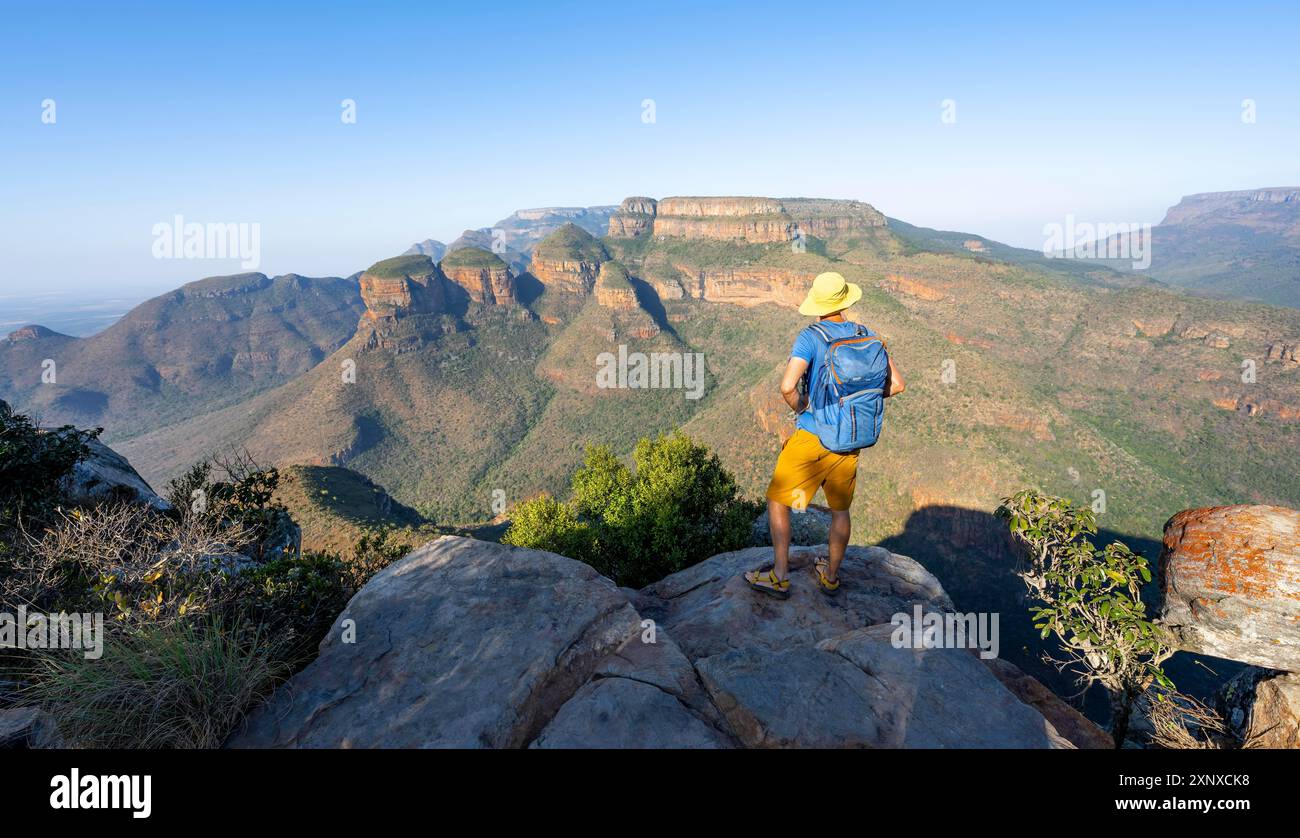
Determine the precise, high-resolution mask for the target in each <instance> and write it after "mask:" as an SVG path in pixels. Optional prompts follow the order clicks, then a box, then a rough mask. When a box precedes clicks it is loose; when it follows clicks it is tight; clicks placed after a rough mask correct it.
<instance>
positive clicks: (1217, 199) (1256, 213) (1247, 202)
mask: <svg viewBox="0 0 1300 838" xmlns="http://www.w3.org/2000/svg"><path fill="white" fill-rule="evenodd" d="M1287 207H1291V208H1300V188H1298V187H1294V186H1282V187H1274V188H1266V189H1241V190H1237V191H1235V192H1202V193H1199V194H1196V195H1186V196H1184V197H1183V199H1182V200H1181V201H1179V202H1178V203H1177V204H1175V205H1174V206H1172V207H1170V208H1169V210H1168V211H1167V212H1166V213H1165V217H1164V220H1163V221H1161V222H1160V223H1161V225H1166V224H1191V223H1199V222H1202V221H1206V220H1211V221H1213V223H1216V224H1220V223H1224V222H1225V221H1227V220H1229V219H1239V220H1242V221H1244V222H1246V223H1249V224H1251V225H1253V226H1264V227H1273V228H1276V229H1277V230H1278V231H1279V232H1281V233H1284V234H1287V235H1291V236H1295V237H1297V238H1300V227H1298V226H1297V225H1296V222H1297V218H1296V217H1295V216H1271V215H1261V214H1260V211H1261V210H1269V209H1273V208H1278V209H1282V208H1287Z"/></svg>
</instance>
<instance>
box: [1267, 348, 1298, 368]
mask: <svg viewBox="0 0 1300 838" xmlns="http://www.w3.org/2000/svg"><path fill="white" fill-rule="evenodd" d="M1264 363H1266V364H1282V365H1283V366H1286V367H1296V366H1300V344H1294V343H1292V344H1286V343H1281V342H1277V343H1272V344H1269V347H1268V349H1267V350H1266V352H1265V355H1264Z"/></svg>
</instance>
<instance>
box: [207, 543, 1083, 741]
mask: <svg viewBox="0 0 1300 838" xmlns="http://www.w3.org/2000/svg"><path fill="white" fill-rule="evenodd" d="M815 555H817V551H815V550H802V551H797V552H796V553H795V554H794V561H793V568H794V571H795V574H796V575H795V583H794V586H795V596H793V597H792V598H791V599H790V600H788V601H785V602H777V601H775V600H771V599H768V598H765V597H762V596H759V595H756V594H755V593H754V592H752V591H750V590H749V589H748V587H747V586H745V585H744V582H743V581H742V580H741V579H740V574H741V573H742V572H743V571H744V570H747V569H750V568H752V567H757V566H760V565H762V564H764V563H765V562H770V561H771V549H770V548H769V549H765V550H764V549H756V550H744V551H740V552H738V553H728V554H723V555H721V556H715V557H713V558H711V559H708V560H707V561H705V562H703V563H701V564H700V565H697V566H695V567H693V568H690V569H688V570H685V571H682V572H681V573H678V574H674V575H673V576H670V577H668V578H666V579H664V580H661V581H660V582H658V583H656V584H654V585H651V586H649V587H648V588H645V589H642V590H641V591H631V590H627V589H620V588H617V587H615V585H614V584H613V583H612V582H611V581H610V580H608V579H606V578H604V577H602V576H600V575H598V574H597V573H596V572H595V571H594V570H592V569H591V568H590V567H588V566H587V565H584V564H581V563H579V562H576V561H573V560H571V559H567V558H564V557H563V556H557V555H555V554H552V553H545V552H541V551H537V550H526V549H521V548H515V547H507V546H504V545H500V544H492V543H488V542H482V541H475V540H472V539H467V538H457V537H452V536H445V537H443V538H440V539H438V540H437V541H434V542H431V543H429V544H427V545H425V546H424V547H421V548H420V549H418V550H416V551H415V552H413V553H411V554H410V555H408V556H407V557H405V558H403V559H402V560H400V561H398V562H396V563H395V564H393V565H391V566H390V567H388V568H387V569H385V570H384V571H382V572H381V573H379V574H378V575H376V576H375V578H374V579H372V580H371V581H370V583H369V584H367V585H366V586H365V587H364V588H363V589H362V590H361V591H359V592H358V593H357V595H356V596H355V597H353V599H352V601H351V602H350V603H349V604H348V606H347V608H346V610H345V611H344V612H343V614H342V615H341V616H340V617H339V619H338V620H337V621H336V622H335V624H334V626H333V627H332V628H331V630H330V632H329V634H328V635H327V636H326V638H325V640H324V641H322V643H321V647H320V656H319V657H318V658H317V660H316V661H314V662H313V663H312V664H311V665H310V666H308V667H307V668H306V669H304V670H303V671H302V672H301V673H299V674H298V675H297V676H295V677H294V678H293V679H291V680H290V681H289V683H288V684H286V685H285V686H284V687H282V688H281V689H280V690H278V691H277V692H276V693H275V694H274V695H273V696H272V698H271V699H270V701H268V702H267V703H266V704H265V705H263V706H262V707H260V708H258V709H257V710H255V711H254V712H253V713H252V714H251V715H250V716H249V718H248V720H247V722H246V724H245V725H244V726H243V727H242V729H241V730H240V731H238V732H236V733H235V735H233V736H232V737H231V738H230V739H229V741H228V742H227V745H228V746H230V747H403V748H407V747H526V746H531V747H535V748H731V747H738V746H749V747H1061V746H1064V745H1065V743H1064V742H1063V741H1062V740H1061V739H1060V737H1058V736H1056V734H1055V732H1054V730H1053V728H1052V726H1051V725H1050V724H1049V723H1048V722H1047V721H1046V719H1045V718H1044V717H1043V715H1042V714H1040V713H1039V712H1037V711H1036V710H1034V709H1033V708H1032V707H1030V706H1029V705H1027V704H1025V703H1023V702H1021V701H1020V700H1019V699H1017V698H1016V696H1015V695H1013V694H1012V693H1011V692H1009V691H1008V690H1007V689H1006V688H1005V687H1003V686H1002V684H1001V683H999V681H998V679H997V678H996V677H994V676H993V674H991V672H990V671H989V669H988V668H987V667H986V666H985V665H984V664H983V663H982V662H981V661H980V659H979V658H978V657H976V656H975V655H973V654H971V653H970V652H969V651H967V650H965V649H946V650H926V651H920V652H913V651H910V650H906V649H895V648H893V646H892V645H891V643H890V639H889V638H890V637H891V635H892V626H890V625H887V623H888V621H889V620H890V618H891V617H892V616H893V615H894V614H896V613H899V612H904V611H910V610H911V608H912V607H913V606H914V605H922V606H924V607H925V608H927V609H931V610H950V609H951V603H950V602H949V601H948V598H947V595H946V594H944V592H943V588H942V587H941V586H940V585H939V583H938V581H937V580H935V579H934V577H933V576H931V575H930V574H929V573H927V572H926V571H925V570H924V568H922V567H921V566H920V565H919V564H917V563H916V562H913V561H912V560H911V559H908V558H906V557H903V556H897V555H894V554H892V553H890V552H889V551H887V550H883V549H880V548H853V549H852V550H851V552H850V555H849V559H848V561H847V562H846V564H845V566H844V569H843V574H844V586H845V587H844V591H843V593H842V594H841V596H840V597H838V598H836V599H830V598H827V597H825V596H823V595H822V594H820V593H818V592H817V591H816V589H815V588H814V587H812V585H813V583H812V581H811V578H810V576H809V574H808V568H809V566H810V564H811V562H812V559H813V557H814V556H815ZM879 623H886V625H874V624H879ZM873 625H874V627H872V626H873ZM350 633H354V634H355V637H353V638H351V639H352V640H353V642H348V641H349V638H350Z"/></svg>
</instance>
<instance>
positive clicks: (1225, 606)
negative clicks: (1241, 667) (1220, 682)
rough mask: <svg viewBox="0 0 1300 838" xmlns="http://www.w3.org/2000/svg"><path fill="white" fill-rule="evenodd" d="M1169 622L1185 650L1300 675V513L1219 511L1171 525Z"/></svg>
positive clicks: (1198, 512)
mask: <svg viewBox="0 0 1300 838" xmlns="http://www.w3.org/2000/svg"><path fill="white" fill-rule="evenodd" d="M1160 572H1161V585H1162V588H1163V591H1164V610H1163V613H1162V615H1161V616H1162V618H1163V620H1164V622H1165V623H1166V624H1167V625H1168V626H1169V627H1170V629H1171V630H1172V631H1173V632H1174V634H1175V636H1176V637H1177V641H1178V645H1179V648H1181V649H1184V650H1186V651H1190V652H1200V653H1202V654H1206V655H1213V656H1215V657H1220V658H1228V659H1229V660H1235V661H1243V662H1245V663H1249V664H1254V665H1255V666H1260V667H1267V668H1272V669H1283V670H1289V671H1295V670H1300V620H1297V619H1296V614H1297V613H1298V612H1300V512H1296V511H1295V510H1293V509H1284V508H1283V507H1280V506H1216V507H1210V508H1203V509H1188V510H1185V511H1183V512H1179V513H1178V514H1177V515H1175V516H1174V517H1172V518H1170V519H1169V522H1168V523H1167V524H1165V535H1164V550H1163V551H1162V553H1161V556H1160Z"/></svg>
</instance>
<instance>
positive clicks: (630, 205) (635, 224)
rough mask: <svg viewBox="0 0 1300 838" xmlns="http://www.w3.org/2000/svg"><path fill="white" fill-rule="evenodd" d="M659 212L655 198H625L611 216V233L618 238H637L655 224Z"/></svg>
mask: <svg viewBox="0 0 1300 838" xmlns="http://www.w3.org/2000/svg"><path fill="white" fill-rule="evenodd" d="M657 212H658V204H657V202H656V201H655V199H654V198H640V197H636V198H624V199H623V203H622V204H620V205H619V207H618V211H617V212H615V213H614V214H613V215H612V216H610V218H609V235H610V236H612V237H613V238H617V239H631V238H636V237H637V236H639V235H641V234H643V233H646V232H648V231H649V230H650V229H651V228H652V227H653V226H654V220H655V214H656V213H657Z"/></svg>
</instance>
